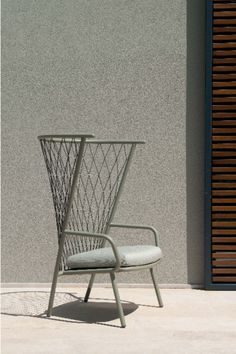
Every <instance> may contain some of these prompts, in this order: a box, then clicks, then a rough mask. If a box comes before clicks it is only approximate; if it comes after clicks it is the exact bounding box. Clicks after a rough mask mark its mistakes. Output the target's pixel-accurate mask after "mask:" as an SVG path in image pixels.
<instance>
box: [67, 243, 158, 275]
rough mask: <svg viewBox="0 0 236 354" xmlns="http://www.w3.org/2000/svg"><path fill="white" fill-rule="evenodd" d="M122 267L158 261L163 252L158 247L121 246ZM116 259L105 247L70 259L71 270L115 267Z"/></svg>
mask: <svg viewBox="0 0 236 354" xmlns="http://www.w3.org/2000/svg"><path fill="white" fill-rule="evenodd" d="M117 249H118V253H119V255H120V259H121V266H122V267H131V266H139V265H144V264H149V263H153V262H156V261H158V260H159V259H161V258H162V251H161V249H160V248H159V247H156V246H146V245H145V246H142V245H137V246H121V247H117ZM115 264H116V259H115V256H114V253H113V251H112V248H111V247H104V248H99V249H95V250H92V251H88V252H82V253H77V254H74V255H73V256H70V257H68V259H67V265H68V267H69V268H70V269H80V268H109V267H114V266H115Z"/></svg>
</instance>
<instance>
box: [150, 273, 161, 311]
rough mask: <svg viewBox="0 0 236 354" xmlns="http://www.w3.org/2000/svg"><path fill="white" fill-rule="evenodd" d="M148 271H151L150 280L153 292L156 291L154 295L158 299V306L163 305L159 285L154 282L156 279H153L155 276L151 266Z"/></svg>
mask: <svg viewBox="0 0 236 354" xmlns="http://www.w3.org/2000/svg"><path fill="white" fill-rule="evenodd" d="M150 273H151V277H152V282H153V285H154V288H155V292H156V295H157V300H158V303H159V306H160V307H163V306H164V305H163V302H162V298H161V293H160V289H159V286H158V284H157V282H156V279H155V276H154V272H153V268H150Z"/></svg>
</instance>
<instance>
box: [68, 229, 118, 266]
mask: <svg viewBox="0 0 236 354" xmlns="http://www.w3.org/2000/svg"><path fill="white" fill-rule="evenodd" d="M64 234H66V235H75V236H76V235H78V236H83V237H96V238H102V239H104V240H106V241H108V242H109V243H110V245H111V247H112V251H113V253H114V256H115V259H116V266H115V268H114V270H119V268H120V266H121V259H120V255H119V252H118V249H117V247H116V245H115V243H114V241H113V239H112V238H111V237H110V236H108V235H106V234H99V233H92V232H86V231H70V230H65V231H64Z"/></svg>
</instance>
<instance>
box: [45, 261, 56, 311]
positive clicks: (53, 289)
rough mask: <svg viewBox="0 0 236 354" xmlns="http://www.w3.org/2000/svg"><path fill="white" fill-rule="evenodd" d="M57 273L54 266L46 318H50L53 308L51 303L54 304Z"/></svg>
mask: <svg viewBox="0 0 236 354" xmlns="http://www.w3.org/2000/svg"><path fill="white" fill-rule="evenodd" d="M58 272H59V269H58V266H57V264H56V266H55V270H54V274H53V280H52V286H51V292H50V298H49V303H48V311H47V317H50V316H51V314H52V307H53V302H54V297H55V292H56V286H57V278H58Z"/></svg>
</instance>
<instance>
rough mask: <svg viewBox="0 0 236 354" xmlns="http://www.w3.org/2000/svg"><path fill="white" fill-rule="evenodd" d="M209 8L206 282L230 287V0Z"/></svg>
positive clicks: (235, 130)
mask: <svg viewBox="0 0 236 354" xmlns="http://www.w3.org/2000/svg"><path fill="white" fill-rule="evenodd" d="M212 7H213V8H212V17H213V18H212V21H211V24H212V33H211V42H212V48H211V49H212V51H211V54H212V55H211V94H210V97H211V112H210V114H211V121H210V124H211V130H210V131H211V174H210V176H211V254H210V255H209V256H210V258H211V279H210V280H211V283H212V284H213V285H214V284H215V285H217V284H218V285H220V284H221V285H224V284H228V285H229V288H230V284H231V285H232V287H233V285H235V284H236V1H224V0H213V2H212ZM218 288H220V286H219V287H218ZM221 288H223V287H221Z"/></svg>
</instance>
